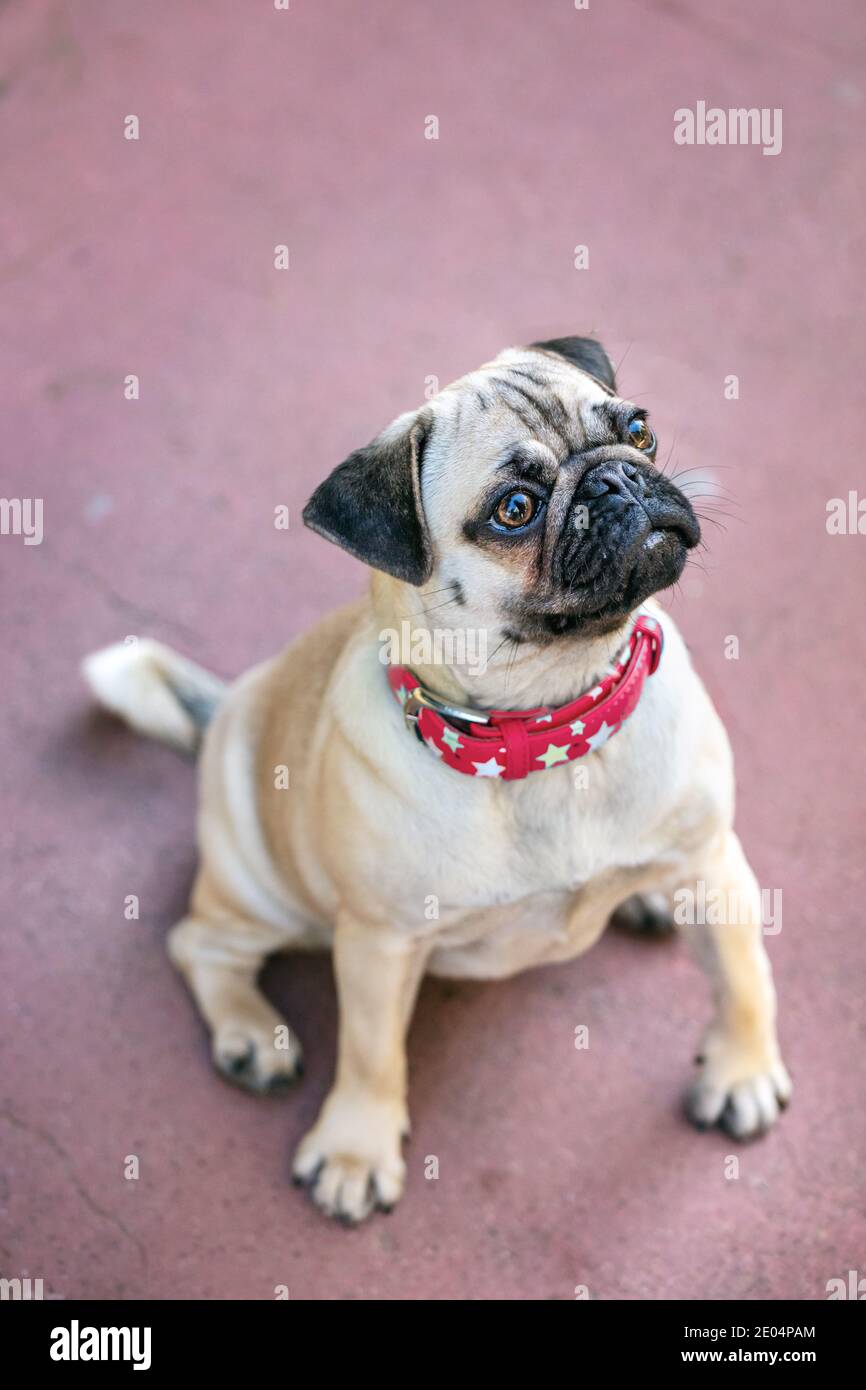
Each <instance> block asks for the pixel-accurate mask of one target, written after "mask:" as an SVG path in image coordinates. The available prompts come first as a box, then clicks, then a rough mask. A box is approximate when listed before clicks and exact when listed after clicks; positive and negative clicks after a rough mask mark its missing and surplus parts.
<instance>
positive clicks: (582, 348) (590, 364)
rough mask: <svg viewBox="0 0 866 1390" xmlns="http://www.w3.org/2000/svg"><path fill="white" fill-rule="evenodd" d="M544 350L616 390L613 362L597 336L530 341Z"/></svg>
mask: <svg viewBox="0 0 866 1390" xmlns="http://www.w3.org/2000/svg"><path fill="white" fill-rule="evenodd" d="M530 347H534V348H540V349H541V350H542V351H543V352H555V353H557V354H558V356H559V357H564V358H565V359H566V361H568V362H571V363H572V364H573V365H574V366H575V367H580V369H581V371H583V372H589V375H590V376H594V377H595V379H596V381H600V382H601V384H602V386H606V387H607V388H608V390H609V391H614V392H615V391H616V377H615V375H614V370H613V363H612V362H611V360H610V358H609V357H608V355H607V353H606V352H605V350H604V348H603V347H602V345H601V343H599V342H598V341H597V340H596V339H595V338H549V339H548V341H547V342H546V343H530Z"/></svg>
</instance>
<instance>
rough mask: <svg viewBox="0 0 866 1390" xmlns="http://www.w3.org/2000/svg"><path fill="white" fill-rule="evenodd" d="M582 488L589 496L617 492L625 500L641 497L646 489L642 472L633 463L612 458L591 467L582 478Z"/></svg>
mask: <svg viewBox="0 0 866 1390" xmlns="http://www.w3.org/2000/svg"><path fill="white" fill-rule="evenodd" d="M583 490H584V491H585V492H587V493H589V495H590V497H601V496H602V495H603V493H605V492H612V493H618V494H619V496H620V497H623V498H625V499H626V500H627V501H629V502H631V501H634V500H635V499H636V498H639V497H642V496H643V494H644V492H645V491H646V481H645V479H644V477H643V474H642V473H641V472H640V470H639V469H638V468H636V467H635V465H634V464H633V463H628V462H627V461H626V460H624V459H612V460H610V461H609V462H608V463H600V464H599V465H598V467H597V468H593V469H592V470H591V471H590V473H589V475H588V476H587V477H586V478H585V479H584V483H583Z"/></svg>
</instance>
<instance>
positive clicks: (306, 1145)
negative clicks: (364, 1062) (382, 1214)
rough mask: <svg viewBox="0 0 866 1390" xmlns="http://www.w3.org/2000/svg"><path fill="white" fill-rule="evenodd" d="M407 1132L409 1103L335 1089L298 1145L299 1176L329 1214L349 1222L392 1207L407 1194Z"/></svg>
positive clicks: (296, 1167)
mask: <svg viewBox="0 0 866 1390" xmlns="http://www.w3.org/2000/svg"><path fill="white" fill-rule="evenodd" d="M408 1132H409V1122H408V1117H407V1114H406V1109H405V1106H403V1105H401V1104H399V1103H389V1102H386V1101H379V1100H375V1099H371V1098H369V1097H366V1096H363V1095H357V1094H353V1093H341V1092H339V1091H332V1093H331V1095H330V1096H329V1097H328V1099H327V1100H326V1101H325V1104H324V1105H323V1107H322V1112H321V1114H320V1116H319V1118H318V1121H317V1122H316V1124H315V1125H314V1127H313V1128H312V1129H311V1130H310V1132H309V1134H307V1135H306V1137H305V1138H304V1139H302V1140H301V1143H300V1145H299V1147H298V1151H297V1153H296V1155H295V1161H294V1165H293V1169H292V1174H293V1178H294V1181H295V1182H296V1183H299V1184H303V1185H305V1186H306V1187H308V1188H309V1191H310V1195H311V1196H312V1198H313V1201H314V1202H315V1203H316V1206H317V1207H319V1208H320V1210H321V1211H323V1212H325V1214H326V1215H327V1216H334V1217H336V1218H337V1219H338V1220H341V1221H344V1222H346V1223H347V1224H348V1225H355V1224H356V1223H357V1222H358V1221H363V1220H364V1218H365V1217H367V1216H369V1215H370V1214H371V1212H373V1211H376V1210H379V1211H390V1210H391V1209H392V1207H393V1206H394V1204H395V1203H396V1202H398V1201H399V1200H400V1197H401V1196H402V1195H403V1186H404V1184H405V1181H406V1164H405V1163H404V1161H403V1156H402V1154H401V1152H400V1148H401V1144H402V1140H403V1139H404V1138H405V1137H406V1135H407V1134H408Z"/></svg>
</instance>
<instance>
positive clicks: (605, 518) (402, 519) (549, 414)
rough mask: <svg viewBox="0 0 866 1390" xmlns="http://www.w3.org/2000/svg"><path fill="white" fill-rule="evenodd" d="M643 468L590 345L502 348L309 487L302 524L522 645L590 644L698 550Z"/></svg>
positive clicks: (691, 531) (638, 422)
mask: <svg viewBox="0 0 866 1390" xmlns="http://www.w3.org/2000/svg"><path fill="white" fill-rule="evenodd" d="M655 457H656V439H655V435H654V433H653V430H652V427H651V426H650V424H649V421H648V419H647V414H646V411H645V410H643V409H640V408H638V407H637V406H634V405H632V404H630V403H629V402H628V401H626V400H623V399H622V398H621V397H620V396H618V395H617V392H616V384H615V381H614V373H613V368H612V367H611V364H610V360H609V359H608V356H607V354H606V353H605V351H604V349H603V348H602V347H601V345H600V344H599V343H597V342H595V341H594V340H593V339H591V338H557V339H554V340H551V341H549V342H544V343H534V344H533V345H532V346H531V347H529V348H509V349H507V350H506V351H505V352H503V353H501V354H500V355H499V357H497V358H496V360H495V361H494V362H491V363H489V364H488V365H486V366H484V367H482V368H480V369H479V370H478V371H476V372H472V373H470V375H469V376H466V377H463V378H461V379H460V380H459V381H457V382H455V383H454V384H453V385H451V386H448V387H446V388H445V389H444V390H442V391H440V392H439V394H438V395H437V396H436V397H434V399H433V400H432V401H431V402H430V403H429V404H428V405H426V406H424V407H422V408H421V409H420V410H418V411H414V412H410V413H409V414H406V415H401V416H400V417H399V418H398V419H397V420H395V421H394V423H393V424H392V425H390V426H389V427H388V429H386V430H385V431H384V432H383V433H382V434H381V435H379V437H378V438H377V439H375V440H373V442H372V443H371V444H368V445H367V446H366V447H365V448H363V449H358V450H357V451H356V452H355V453H353V454H351V455H350V457H349V458H348V459H346V461H345V462H344V463H342V464H340V466H339V467H338V468H336V469H335V470H334V472H333V473H332V474H331V475H330V477H328V478H327V479H326V480H325V481H324V482H323V483H322V484H321V486H320V487H318V488H317V489H316V491H315V493H314V494H313V496H312V498H311V499H310V501H309V502H308V504H307V506H306V508H305V510H304V520H305V522H306V523H307V525H308V526H311V527H312V528H313V530H315V531H318V532H319V533H320V534H321V535H323V536H326V537H327V538H328V539H329V540H332V541H335V542H336V543H337V544H338V545H341V546H343V547H344V548H345V549H346V550H348V551H350V552H351V554H353V555H356V556H357V557H358V558H359V559H361V560H364V561H365V562H366V563H367V564H368V565H371V566H373V568H375V569H379V570H384V571H385V572H386V573H388V574H391V575H394V576H396V577H397V578H398V579H401V580H404V581H406V582H407V583H409V584H414V585H427V583H428V581H430V580H432V579H434V578H435V579H436V581H437V585H441V586H442V590H443V593H445V592H448V591H450V592H452V593H453V595H454V601H456V602H458V603H460V604H461V605H463V606H464V607H468V608H471V610H472V617H473V621H476V622H478V623H479V624H482V623H483V624H484V625H485V626H487V627H491V628H492V627H498V628H499V630H500V631H502V632H503V633H505V634H507V635H510V636H512V637H515V638H517V639H519V640H521V641H534V642H550V641H553V640H554V639H555V638H556V637H558V636H561V635H562V634H565V633H575V634H577V633H580V632H585V633H586V634H587V635H595V634H598V633H602V632H606V631H608V630H612V629H614V628H615V627H617V626H618V625H620V624H621V623H622V622H623V620H624V618H625V617H626V616H627V615H628V614H629V613H630V612H631V611H632V610H633V609H634V608H635V607H637V605H639V604H640V603H641V602H642V601H643V600H644V599H646V598H648V597H649V595H650V594H653V593H655V592H657V591H658V590H660V589H664V588H666V587H667V586H668V585H670V584H673V583H674V582H675V581H676V580H677V579H678V578H679V576H680V574H681V573H682V570H683V567H684V565H685V561H686V555H687V552H688V551H689V550H690V549H691V548H692V547H693V546H695V545H697V543H698V541H699V539H700V528H699V526H698V522H697V519H696V517H695V514H694V512H693V511H692V508H691V506H690V505H689V502H688V501H687V499H686V498H685V497H684V496H683V494H682V493H681V492H680V491H679V489H678V488H676V487H675V486H674V485H673V484H672V483H671V482H669V481H668V479H667V478H666V477H664V475H663V474H662V473H661V472H659V470H658V468H657V467H656V466H655ZM431 587H433V588H435V587H437V586H436V585H433V586H431ZM428 592H429V590H428ZM446 601H447V600H446ZM468 616H469V615H468V613H466V614H464V615H463V617H464V620H465V619H466V618H467V617H468Z"/></svg>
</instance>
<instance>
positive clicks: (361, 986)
mask: <svg viewBox="0 0 866 1390" xmlns="http://www.w3.org/2000/svg"><path fill="white" fill-rule="evenodd" d="M427 952H428V948H427V944H426V943H423V944H422V943H418V942H417V941H412V940H411V939H408V938H407V937H405V936H403V935H402V934H398V933H397V932H395V931H392V930H383V929H379V928H375V927H371V926H369V925H362V924H361V923H360V922H358V921H356V920H354V919H353V918H352V917H350V916H348V915H346V914H340V916H338V918H337V926H336V931H335V935H334V972H335V975H336V979H337V995H338V998H339V1006H340V1025H339V1038H338V1046H337V1074H336V1078H335V1081H334V1086H333V1089H332V1091H331V1093H330V1095H329V1096H328V1098H327V1099H326V1101H325V1103H324V1105H323V1106H322V1110H321V1112H320V1114H319V1118H318V1120H317V1122H316V1124H315V1126H314V1127H313V1129H312V1130H310V1132H309V1134H307V1135H306V1137H305V1138H304V1139H303V1140H302V1141H301V1144H300V1146H299V1148H298V1151H297V1154H296V1155H295V1162H294V1170H293V1171H294V1177H295V1180H296V1181H297V1182H299V1183H306V1184H308V1185H309V1187H310V1189H311V1192H312V1196H313V1200H314V1201H315V1202H316V1204H317V1206H319V1207H320V1208H321V1209H322V1210H323V1211H324V1212H326V1213H327V1214H328V1215H329V1216H336V1217H339V1218H341V1219H342V1220H344V1221H347V1222H355V1221H361V1220H363V1218H364V1217H365V1216H368V1215H369V1214H370V1212H371V1211H373V1209H374V1208H375V1207H377V1206H378V1207H380V1208H382V1209H384V1210H390V1208H391V1207H393V1205H394V1203H395V1202H396V1201H397V1200H398V1199H399V1197H400V1196H401V1195H402V1192H403V1184H404V1181H405V1174H406V1165H405V1163H404V1161H403V1157H402V1154H401V1143H402V1140H403V1139H404V1138H405V1137H406V1136H407V1135H408V1132H409V1116H408V1110H407V1106H406V1082H407V1077H406V1032H407V1029H408V1026H409V1020H410V1018H411V1014H412V1009H413V1006H414V1003H415V996H416V993H417V990H418V985H419V982H420V979H421V975H422V973H423V970H424V965H425V962H426V959H427Z"/></svg>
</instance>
